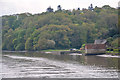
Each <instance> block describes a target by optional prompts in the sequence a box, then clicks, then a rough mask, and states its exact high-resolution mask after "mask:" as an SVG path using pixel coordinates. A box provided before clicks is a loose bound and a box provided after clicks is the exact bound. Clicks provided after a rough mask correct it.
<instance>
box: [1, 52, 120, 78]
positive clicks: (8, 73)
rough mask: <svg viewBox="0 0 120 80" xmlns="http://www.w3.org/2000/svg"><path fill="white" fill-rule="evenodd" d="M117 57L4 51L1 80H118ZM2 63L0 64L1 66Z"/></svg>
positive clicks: (118, 58)
mask: <svg viewBox="0 0 120 80" xmlns="http://www.w3.org/2000/svg"><path fill="white" fill-rule="evenodd" d="M119 60H120V57H117V56H108V55H102V56H83V55H81V54H76V53H73V54H66V55H57V54H51V53H49V52H48V53H40V52H6V53H5V52H4V53H3V55H2V77H3V78H43V77H45V78H118V77H119V76H118V71H119V70H120V69H119ZM0 64H1V63H0Z"/></svg>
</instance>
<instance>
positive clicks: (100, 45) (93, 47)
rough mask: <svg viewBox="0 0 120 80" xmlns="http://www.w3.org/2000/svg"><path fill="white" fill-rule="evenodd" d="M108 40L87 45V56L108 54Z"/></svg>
mask: <svg viewBox="0 0 120 80" xmlns="http://www.w3.org/2000/svg"><path fill="white" fill-rule="evenodd" d="M106 43H107V40H95V41H94V43H93V44H86V45H85V53H87V54H89V53H90V54H103V53H105V52H106Z"/></svg>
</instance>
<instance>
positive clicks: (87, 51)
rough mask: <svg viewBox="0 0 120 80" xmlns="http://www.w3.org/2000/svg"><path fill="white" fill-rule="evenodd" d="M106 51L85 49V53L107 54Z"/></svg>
mask: <svg viewBox="0 0 120 80" xmlns="http://www.w3.org/2000/svg"><path fill="white" fill-rule="evenodd" d="M105 52H106V49H85V53H93V54H94V53H105Z"/></svg>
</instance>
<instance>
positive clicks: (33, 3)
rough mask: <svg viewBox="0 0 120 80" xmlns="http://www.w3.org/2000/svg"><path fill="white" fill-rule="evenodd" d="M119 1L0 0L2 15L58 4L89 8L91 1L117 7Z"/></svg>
mask: <svg viewBox="0 0 120 80" xmlns="http://www.w3.org/2000/svg"><path fill="white" fill-rule="evenodd" d="M119 1H120V0H0V9H1V10H0V16H1V15H10V14H17V13H24V12H29V13H32V14H35V13H41V12H45V11H46V9H47V8H48V7H49V6H51V7H52V8H53V9H54V10H56V9H57V6H58V5H61V6H62V9H77V8H78V7H80V9H82V8H88V6H89V5H90V4H91V3H92V4H93V7H95V6H98V7H102V6H103V5H110V6H111V7H115V8H116V7H118V2H119Z"/></svg>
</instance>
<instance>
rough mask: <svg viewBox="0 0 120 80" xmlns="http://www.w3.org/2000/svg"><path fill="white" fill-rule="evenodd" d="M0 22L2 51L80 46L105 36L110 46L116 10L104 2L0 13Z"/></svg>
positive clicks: (114, 44)
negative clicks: (89, 6)
mask: <svg viewBox="0 0 120 80" xmlns="http://www.w3.org/2000/svg"><path fill="white" fill-rule="evenodd" d="M119 21H120V20H119ZM2 23H3V24H2V26H3V29H2V39H3V40H2V41H3V42H2V49H3V50H45V49H68V48H80V47H81V45H82V44H85V43H93V42H94V40H95V39H107V40H108V42H109V45H110V46H112V47H117V46H118V41H117V40H118V37H119V35H118V9H115V8H112V7H110V6H108V5H105V6H103V7H102V8H100V7H95V8H94V10H89V9H83V10H72V11H70V10H58V11H55V12H43V13H41V14H34V15H32V14H30V13H22V14H15V15H8V16H2Z"/></svg>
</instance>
